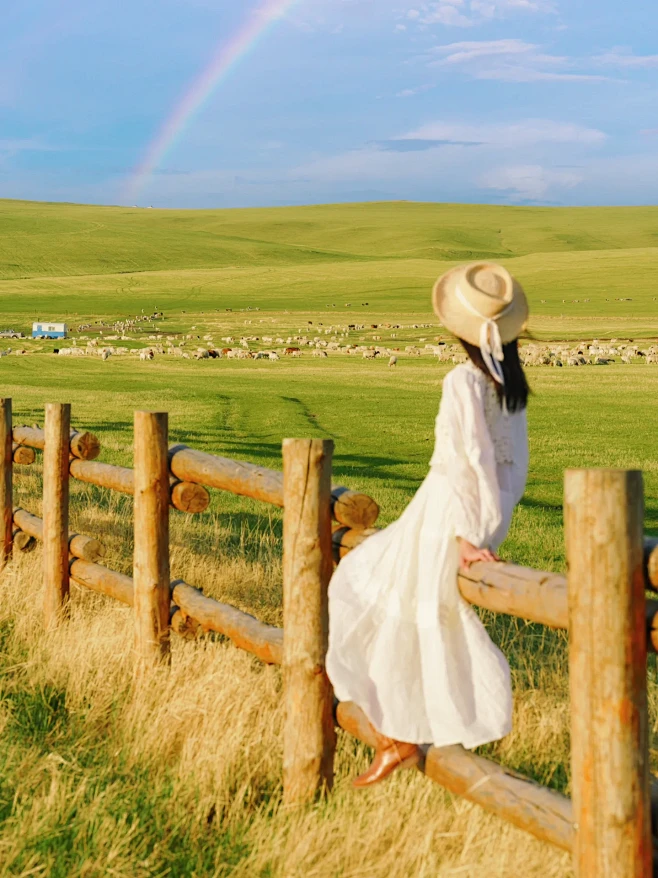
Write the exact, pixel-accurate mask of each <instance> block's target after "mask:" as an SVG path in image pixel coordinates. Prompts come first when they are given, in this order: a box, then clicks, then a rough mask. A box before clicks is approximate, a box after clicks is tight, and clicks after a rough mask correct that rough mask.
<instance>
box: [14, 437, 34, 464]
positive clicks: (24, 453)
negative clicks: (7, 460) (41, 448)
mask: <svg viewBox="0 0 658 878" xmlns="http://www.w3.org/2000/svg"><path fill="white" fill-rule="evenodd" d="M12 452H13V454H12V458H13V461H14V463H18V464H21V466H29V465H30V464H32V463H34V461H35V460H36V453H35V451H34V448H29V447H28V446H27V445H17V444H16V443H15V442H14V443H13V445H12Z"/></svg>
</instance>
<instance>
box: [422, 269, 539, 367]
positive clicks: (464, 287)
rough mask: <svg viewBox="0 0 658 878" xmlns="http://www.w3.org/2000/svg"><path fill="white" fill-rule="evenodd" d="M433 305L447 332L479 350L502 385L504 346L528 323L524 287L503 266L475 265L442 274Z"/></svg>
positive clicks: (433, 293)
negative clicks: (501, 365) (501, 363)
mask: <svg viewBox="0 0 658 878" xmlns="http://www.w3.org/2000/svg"><path fill="white" fill-rule="evenodd" d="M432 303H433V305H434V310H435V312H436V313H437V315H438V316H439V319H440V320H441V323H443V325H444V326H445V327H446V329H449V330H450V332H452V333H453V334H454V335H456V336H457V337H458V338H462V339H463V340H464V341H466V342H469V344H473V345H477V346H478V347H479V348H480V350H481V351H482V356H483V357H484V361H485V363H486V364H487V367H488V369H489V371H490V372H491V374H492V376H493V378H494V379H495V380H496V381H498V382H499V383H500V384H502V383H503V378H502V369H501V367H500V365H499V363H500V362H501V361H502V359H503V351H502V345H503V344H507V342H510V341H514V339H515V338H518V337H519V335H520V334H521V333H522V332H523V330H524V329H525V327H526V324H527V322H528V302H527V300H526V297H525V293H524V292H523V289H522V287H521V285H520V284H519V283H518V282H517V281H516V280H514V278H513V277H512V275H511V274H510V273H509V272H508V271H507V270H506V269H505V268H503V267H502V265H496V263H494V262H473V263H471V264H470V265H460V266H458V267H457V268H452V269H450V271H447V272H446V273H445V274H443V275H441V277H440V278H439V279H438V280H437V282H436V283H435V284H434V289H433V290H432Z"/></svg>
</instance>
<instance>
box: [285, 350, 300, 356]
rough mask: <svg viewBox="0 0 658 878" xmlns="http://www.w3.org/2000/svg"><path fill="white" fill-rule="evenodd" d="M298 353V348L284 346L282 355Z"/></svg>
mask: <svg viewBox="0 0 658 878" xmlns="http://www.w3.org/2000/svg"><path fill="white" fill-rule="evenodd" d="M296 353H299V348H286V349H285V351H284V352H283V354H284V356H286V357H291V356H292V355H293V354H296Z"/></svg>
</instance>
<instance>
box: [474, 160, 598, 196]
mask: <svg viewBox="0 0 658 878" xmlns="http://www.w3.org/2000/svg"><path fill="white" fill-rule="evenodd" d="M582 180H583V178H582V176H580V175H579V174H576V173H575V172H574V171H569V170H561V169H557V170H555V169H552V168H544V167H542V166H541V165H509V166H507V167H498V168H492V169H491V170H490V171H487V172H486V173H484V174H482V176H481V177H480V180H479V183H480V185H481V186H483V187H484V188H485V189H496V190H498V191H500V192H506V193H507V194H508V195H510V196H511V197H512V198H516V199H519V198H521V199H523V200H529V201H541V200H543V199H545V198H546V196H547V195H548V193H549V192H550V191H551V190H552V189H554V188H558V189H565V188H566V189H572V188H573V187H574V186H577V185H578V184H579V183H581V182H582Z"/></svg>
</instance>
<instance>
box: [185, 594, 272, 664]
mask: <svg viewBox="0 0 658 878" xmlns="http://www.w3.org/2000/svg"><path fill="white" fill-rule="evenodd" d="M171 589H172V591H171V597H172V600H173V602H174V604H176V606H178V607H179V608H180V609H181V611H182V612H183V613H184V614H185V615H187V616H189V617H190V618H192V619H194V620H195V622H198V623H199V625H200V626H201V628H203V629H204V631H216V632H217V633H218V634H224V635H225V636H226V637H229V638H230V639H231V640H232V641H233V643H234V644H235V645H236V646H237V647H239V648H240V649H244V650H246V651H247V652H251V653H252V654H253V655H255V656H257V657H258V658H259V659H261V660H262V661H264V662H265V663H266V664H269V665H280V664H281V662H282V661H283V628H276V627H275V626H273V625H265V624H264V623H263V622H260V621H259V620H258V619H256V618H255V617H254V616H251V615H250V614H249V613H244V612H243V611H242V610H238V609H237V607H233V606H231V604H224V603H221V602H220V601H216V600H214V599H213V598H209V597H206V595H204V594H203V593H202V592H201V591H200V590H199V589H198V588H194V587H193V586H191V585H188V584H187V583H186V582H183V581H182V580H181V579H177V580H175V581H174V582H172V584H171Z"/></svg>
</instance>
